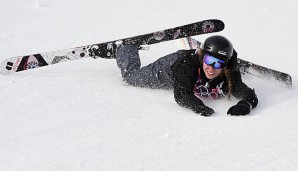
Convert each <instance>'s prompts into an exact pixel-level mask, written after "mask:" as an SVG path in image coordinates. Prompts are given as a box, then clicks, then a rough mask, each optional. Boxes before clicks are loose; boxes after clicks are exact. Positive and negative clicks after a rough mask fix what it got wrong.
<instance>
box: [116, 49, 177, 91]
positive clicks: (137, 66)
mask: <svg viewBox="0 0 298 171" xmlns="http://www.w3.org/2000/svg"><path fill="white" fill-rule="evenodd" d="M178 57H179V51H178V52H176V53H172V54H169V55H167V56H164V57H162V58H159V59H158V60H156V61H155V62H153V63H151V64H149V65H147V66H144V67H142V68H141V61H140V57H139V51H138V49H137V48H136V47H135V46H133V45H120V46H119V47H118V49H117V52H116V61H117V65H118V67H119V68H120V70H121V75H122V78H123V80H124V81H125V82H127V83H128V84H130V85H133V86H137V87H150V88H162V89H171V88H173V84H174V81H173V80H172V78H171V70H170V67H171V66H172V65H173V63H174V62H175V61H176V60H177V59H178Z"/></svg>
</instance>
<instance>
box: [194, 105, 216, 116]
mask: <svg viewBox="0 0 298 171" xmlns="http://www.w3.org/2000/svg"><path fill="white" fill-rule="evenodd" d="M193 111H194V112H195V113H196V114H200V115H202V116H210V115H211V114H213V113H214V110H213V109H211V108H210V107H207V106H205V105H199V106H197V107H196V108H195V109H194V110H193Z"/></svg>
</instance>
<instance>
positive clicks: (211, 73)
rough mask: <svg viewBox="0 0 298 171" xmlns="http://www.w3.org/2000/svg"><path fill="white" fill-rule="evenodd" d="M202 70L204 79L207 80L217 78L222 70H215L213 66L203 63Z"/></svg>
mask: <svg viewBox="0 0 298 171" xmlns="http://www.w3.org/2000/svg"><path fill="white" fill-rule="evenodd" d="M203 70H204V73H205V75H206V77H207V78H208V79H209V80H212V79H213V78H215V77H217V76H219V74H220V73H221V72H222V70H223V69H222V68H220V69H215V68H214V67H213V66H210V65H207V64H205V63H204V62H203Z"/></svg>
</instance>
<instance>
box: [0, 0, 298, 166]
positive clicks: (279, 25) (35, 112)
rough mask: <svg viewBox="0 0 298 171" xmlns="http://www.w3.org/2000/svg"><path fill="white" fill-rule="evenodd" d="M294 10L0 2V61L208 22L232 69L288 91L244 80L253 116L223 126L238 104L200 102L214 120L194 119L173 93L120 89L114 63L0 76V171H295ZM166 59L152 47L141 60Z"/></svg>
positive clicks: (168, 46)
mask: <svg viewBox="0 0 298 171" xmlns="http://www.w3.org/2000/svg"><path fill="white" fill-rule="evenodd" d="M37 2H38V3H39V4H37ZM297 9H298V2H297V1H295V0H288V1H282V0H271V1H260V0H245V1H235V0H225V1H222V0H210V1H198V0H189V1H182V0H175V1H172V0H171V1H170V0H162V1H149V0H138V1H133V0H127V1H119V0H118V1H117V0H100V1H98V0H84V1H82V0H38V1H37V0H22V1H20V0H9V1H8V0H0V59H1V61H3V60H5V59H7V58H9V57H13V56H18V55H27V54H31V53H39V52H46V51H52V50H60V49H65V48H69V47H77V46H82V45H86V44H93V43H99V42H104V41H108V40H114V39H119V38H124V37H129V36H134V35H138V34H144V33H148V32H152V31H158V30H161V29H165V28H169V27H173V26H178V25H183V24H188V23H192V22H196V21H200V20H204V19H212V18H216V19H221V20H223V21H224V22H225V24H226V27H225V30H224V31H222V32H220V33H217V34H220V35H223V36H226V37H228V38H229V39H230V40H231V41H232V42H233V44H234V47H235V49H236V50H237V51H238V54H239V57H240V58H243V59H246V60H249V61H252V62H255V63H258V64H260V65H264V66H267V67H270V68H274V69H276V70H280V71H283V72H286V73H289V74H291V75H292V78H293V89H288V88H286V87H284V86H282V85H281V84H279V83H278V82H276V81H274V80H268V79H260V78H256V77H252V76H249V75H245V76H243V80H244V82H245V83H247V84H248V85H249V86H250V87H252V88H255V90H256V93H257V95H258V97H259V105H258V107H257V108H256V109H253V110H252V111H251V114H249V115H247V116H241V117H233V116H228V115H226V111H227V110H228V109H229V107H230V106H232V105H234V104H236V103H237V100H236V99H232V100H228V99H222V100H219V101H205V104H206V105H208V106H209V107H211V108H213V109H214V110H215V112H216V113H215V114H214V115H213V116H211V117H203V116H199V115H195V114H194V113H193V112H191V111H189V110H187V109H184V108H181V107H179V106H178V105H177V104H176V103H175V101H174V98H173V92H172V91H169V90H152V89H145V88H136V87H131V86H129V85H126V84H125V83H123V82H122V80H121V76H120V72H119V69H118V68H117V66H116V63H115V60H105V59H97V60H94V59H91V58H90V59H89V58H86V59H81V60H77V61H71V62H66V63H61V64H57V65H52V66H48V67H43V68H40V69H35V70H31V71H25V72H20V73H16V74H11V75H0V135H1V136H0V170H6V171H15V170H31V171H33V170H113V171H115V170H146V171H147V170H153V171H156V170H171V171H174V170H177V171H178V170H229V171H230V170H237V171H239V170H262V171H263V170H270V171H272V170H295V169H297V167H298V162H297V160H298V137H297V132H298V114H297V111H298V105H297V101H298V93H297V90H296V87H297V82H298V68H297V63H298V58H297V53H296V50H297V38H298V20H297V17H298V11H297ZM210 35H213V34H210ZM206 36H207V35H204V36H196V37H195V38H196V39H198V40H204V39H205V38H206ZM176 50H178V49H177V48H176V45H175V42H167V43H161V44H157V45H152V46H150V50H149V51H142V52H140V55H141V60H142V62H143V65H146V64H148V63H150V62H152V61H154V60H155V59H157V58H159V57H161V56H163V55H166V54H168V53H171V52H174V51H176Z"/></svg>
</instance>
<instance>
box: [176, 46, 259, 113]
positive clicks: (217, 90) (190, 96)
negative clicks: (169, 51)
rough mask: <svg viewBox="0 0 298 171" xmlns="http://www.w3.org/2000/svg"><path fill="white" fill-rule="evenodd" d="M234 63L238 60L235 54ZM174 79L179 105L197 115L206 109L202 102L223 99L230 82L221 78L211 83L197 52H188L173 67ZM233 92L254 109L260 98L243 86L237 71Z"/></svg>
mask: <svg viewBox="0 0 298 171" xmlns="http://www.w3.org/2000/svg"><path fill="white" fill-rule="evenodd" d="M233 59H234V60H236V59H237V53H236V52H235V51H234V55H233ZM171 74H172V76H171V77H172V79H173V80H174V97H175V100H176V102H177V103H178V104H179V105H180V106H183V107H186V108H189V109H191V110H193V111H197V108H198V106H199V105H203V102H202V100H201V99H200V98H212V99H216V98H220V97H223V96H225V95H226V94H227V91H226V88H227V78H225V76H218V77H217V78H215V79H213V80H208V79H207V78H206V76H205V74H204V72H203V70H202V67H200V62H199V56H198V55H197V54H195V51H194V50H185V51H183V53H181V55H180V57H179V58H178V59H177V60H176V61H175V63H174V64H173V65H172V66H171ZM231 76H232V77H233V80H234V81H233V89H232V92H231V95H233V96H235V97H236V98H238V99H239V100H244V101H246V102H248V103H249V104H250V105H251V108H255V107H256V106H257V104H258V98H257V96H256V94H255V91H254V90H253V89H251V88H249V87H248V86H247V85H246V84H245V83H243V82H242V79H241V74H240V72H239V70H237V69H234V70H233V71H232V73H231Z"/></svg>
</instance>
